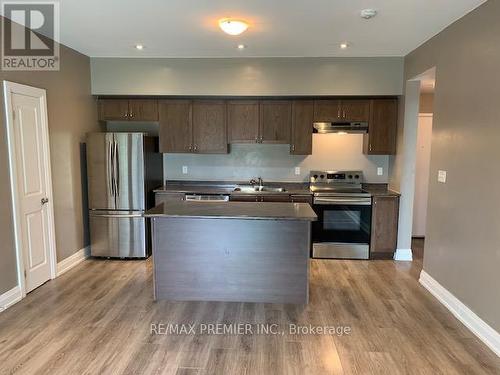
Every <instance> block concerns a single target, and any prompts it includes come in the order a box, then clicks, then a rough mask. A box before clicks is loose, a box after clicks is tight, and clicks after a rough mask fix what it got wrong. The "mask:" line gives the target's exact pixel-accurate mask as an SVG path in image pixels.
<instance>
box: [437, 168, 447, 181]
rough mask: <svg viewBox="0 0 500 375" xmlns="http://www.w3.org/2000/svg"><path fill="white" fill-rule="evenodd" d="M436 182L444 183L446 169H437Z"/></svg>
mask: <svg viewBox="0 0 500 375" xmlns="http://www.w3.org/2000/svg"><path fill="white" fill-rule="evenodd" d="M438 182H441V183H443V184H445V183H446V171H442V170H439V171H438Z"/></svg>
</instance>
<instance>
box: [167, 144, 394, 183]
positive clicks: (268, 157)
mask: <svg viewBox="0 0 500 375" xmlns="http://www.w3.org/2000/svg"><path fill="white" fill-rule="evenodd" d="M362 149H363V135H361V134H314V135H313V154H312V155H307V156H297V155H290V152H289V150H290V146H289V145H266V144H235V145H230V153H229V154H226V155H196V154H165V155H164V177H165V179H168V180H227V181H233V180H234V181H241V180H247V179H248V180H249V179H251V178H253V177H259V176H260V177H262V178H263V179H264V180H267V181H290V182H291V181H307V180H308V177H309V171H310V170H313V169H320V170H322V169H324V170H329V169H337V170H339V169H354V170H362V171H363V173H364V177H365V181H366V182H371V183H387V181H388V177H387V169H388V165H389V157H388V156H385V155H382V156H378V155H373V156H372V155H370V156H368V155H364V154H363V152H362ZM183 167H187V172H188V173H186V174H183ZM296 167H300V175H296V174H295V173H296V170H295V169H296ZM377 168H382V169H383V174H382V175H377Z"/></svg>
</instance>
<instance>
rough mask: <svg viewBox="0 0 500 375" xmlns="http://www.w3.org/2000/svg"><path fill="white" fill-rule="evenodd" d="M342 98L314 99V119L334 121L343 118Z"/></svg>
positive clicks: (316, 120)
mask: <svg viewBox="0 0 500 375" xmlns="http://www.w3.org/2000/svg"><path fill="white" fill-rule="evenodd" d="M341 116H342V115H341V112H340V100H326V99H320V100H315V101H314V121H315V122H333V121H337V120H339V119H340V118H341Z"/></svg>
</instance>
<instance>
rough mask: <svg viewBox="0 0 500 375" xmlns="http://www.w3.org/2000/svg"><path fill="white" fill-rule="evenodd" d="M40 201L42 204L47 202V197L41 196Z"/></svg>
mask: <svg viewBox="0 0 500 375" xmlns="http://www.w3.org/2000/svg"><path fill="white" fill-rule="evenodd" d="M40 202H41V203H42V206H43V205H44V204H45V203H49V198H42V199H41V200H40Z"/></svg>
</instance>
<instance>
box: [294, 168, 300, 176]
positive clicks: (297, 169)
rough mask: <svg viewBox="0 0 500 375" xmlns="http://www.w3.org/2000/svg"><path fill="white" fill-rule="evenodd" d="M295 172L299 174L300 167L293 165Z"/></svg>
mask: <svg viewBox="0 0 500 375" xmlns="http://www.w3.org/2000/svg"><path fill="white" fill-rule="evenodd" d="M295 174H296V175H297V176H300V167H295Z"/></svg>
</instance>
